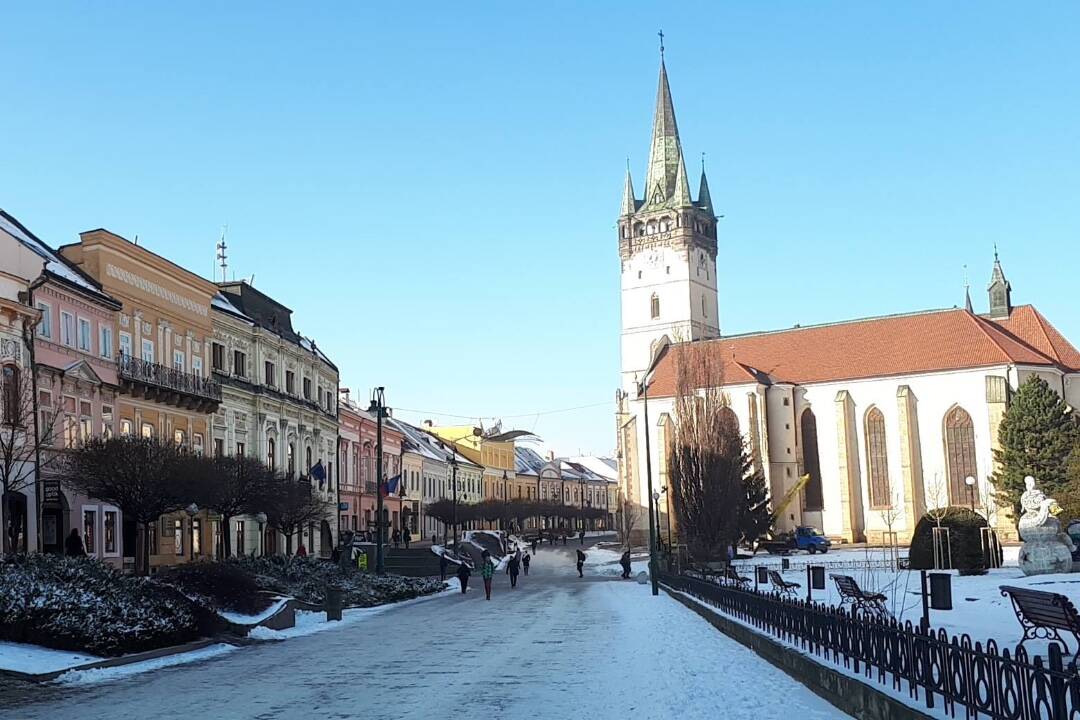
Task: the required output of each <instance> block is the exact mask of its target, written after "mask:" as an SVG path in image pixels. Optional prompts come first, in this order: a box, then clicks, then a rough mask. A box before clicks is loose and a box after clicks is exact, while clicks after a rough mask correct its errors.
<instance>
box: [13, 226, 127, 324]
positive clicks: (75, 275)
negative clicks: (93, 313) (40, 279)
mask: <svg viewBox="0 0 1080 720" xmlns="http://www.w3.org/2000/svg"><path fill="white" fill-rule="evenodd" d="M0 230H3V231H4V232H6V233H7V234H8V235H10V236H11V237H13V238H15V239H16V240H18V241H19V242H20V243H22V244H23V245H25V246H26V247H28V248H30V249H31V250H32V251H34V252H35V253H37V254H38V255H40V256H41V257H42V259H43V260H45V269H46V270H47V271H48V272H49V273H51V274H53V275H55V276H56V277H58V278H60V279H61V280H64V281H66V282H68V283H70V284H72V285H74V286H75V287H78V288H80V289H82V290H85V291H86V292H88V293H90V294H92V295H96V296H98V297H100V298H102V299H104V300H107V301H108V302H111V303H116V304H119V303H118V302H117V301H116V300H115V299H114V298H112V297H110V296H109V295H107V294H106V293H105V292H103V291H102V289H101V286H100V285H98V284H97V283H96V282H94V281H93V280H91V279H90V278H89V277H87V276H86V275H84V274H83V273H82V272H80V271H79V270H77V269H75V267H74V266H73V265H70V264H69V263H68V261H67V260H65V259H64V258H63V257H62V256H61V255H60V254H59V253H57V252H56V251H55V250H53V249H52V248H51V247H49V246H48V245H46V244H45V243H44V242H42V241H41V240H40V239H38V238H37V237H36V236H35V235H34V234H33V233H32V232H30V231H29V230H27V229H26V228H25V227H24V226H23V225H22V223H20V222H19V221H18V220H16V219H15V218H14V217H12V216H11V215H8V214H7V213H6V212H4V211H3V210H0Z"/></svg>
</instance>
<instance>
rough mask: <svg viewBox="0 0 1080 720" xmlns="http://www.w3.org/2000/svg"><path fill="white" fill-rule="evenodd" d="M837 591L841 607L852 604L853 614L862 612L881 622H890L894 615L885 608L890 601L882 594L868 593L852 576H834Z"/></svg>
mask: <svg viewBox="0 0 1080 720" xmlns="http://www.w3.org/2000/svg"><path fill="white" fill-rule="evenodd" d="M832 579H833V581H834V582H835V583H836V589H837V590H838V591H839V592H840V607H843V606H844V605H846V604H848V603H850V604H851V612H852V614H853V615H854V614H856V613H859V612H862V613H864V614H866V615H870V616H871V617H875V618H877V619H879V620H888V619H890V618H891V617H892V613H890V612H889V610H888V608H886V607H885V601H886V600H887V599H888V598H886V597H885V596H884V595H882V594H881V593H868V592H866V591H865V590H863V589H862V588H860V587H859V583H857V582H855V578H853V577H851V576H850V575H833V576H832Z"/></svg>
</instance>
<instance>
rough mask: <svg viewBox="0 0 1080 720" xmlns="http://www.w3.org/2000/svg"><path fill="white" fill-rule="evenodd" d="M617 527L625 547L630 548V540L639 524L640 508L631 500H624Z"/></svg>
mask: <svg viewBox="0 0 1080 720" xmlns="http://www.w3.org/2000/svg"><path fill="white" fill-rule="evenodd" d="M618 516H619V517H618V520H617V525H618V528H619V535H621V536H622V542H623V545H625V546H626V547H630V538H631V537H632V536H633V534H634V530H635V529H636V528H637V524H638V506H637V505H635V504H634V503H632V502H630V501H629V500H623V501H622V504H621V505H620V506H619V510H618Z"/></svg>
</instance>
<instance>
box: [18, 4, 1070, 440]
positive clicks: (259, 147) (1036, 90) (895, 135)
mask: <svg viewBox="0 0 1080 720" xmlns="http://www.w3.org/2000/svg"><path fill="white" fill-rule="evenodd" d="M673 5H675V3H648V4H645V3H630V2H618V3H615V2H610V3H601V2H596V3H579V2H566V3H560V2H544V3H494V2H492V3H451V4H447V3H431V4H425V3H419V2H414V3H405V4H402V3H367V4H366V7H361V5H360V4H359V3H326V2H324V3H267V2H260V3H242V2H230V3H208V2H207V3H134V2H118V3H92V2H81V3H71V4H65V3H57V2H50V3H14V2H12V3H7V4H5V6H4V8H3V18H4V25H5V29H4V32H3V36H4V39H3V41H2V42H0V87H2V88H3V91H4V103H3V106H4V109H3V111H2V112H0V151H2V152H0V207H3V208H4V209H6V210H7V211H8V212H10V213H12V214H13V215H15V216H16V217H18V218H19V219H21V220H22V221H23V222H24V223H25V224H27V225H28V226H29V227H30V228H31V229H32V230H34V231H35V232H36V233H37V234H38V235H40V236H41V237H42V238H43V239H45V240H46V241H47V242H50V243H51V244H53V245H60V244H63V243H67V242H72V241H74V240H75V239H76V238H77V233H78V232H79V231H81V230H87V229H90V228H95V227H99V226H103V227H106V228H109V229H111V230H113V231H115V232H117V233H120V234H122V235H124V236H126V237H129V238H131V237H134V236H135V235H136V234H137V235H138V236H139V239H140V242H141V243H144V244H145V245H146V246H147V247H149V248H150V249H152V250H154V251H156V252H159V253H161V254H163V255H165V256H167V257H169V258H171V259H172V260H174V261H176V262H178V263H180V264H182V265H184V266H186V267H188V268H190V269H192V270H194V271H196V272H200V273H202V274H203V275H206V276H210V275H211V273H212V272H213V269H214V264H213V263H214V244H215V242H216V241H217V240H218V237H219V236H220V234H221V228H222V225H224V224H226V223H227V224H228V227H229V231H228V242H229V246H230V269H231V271H232V272H233V273H235V275H236V277H238V278H239V277H245V278H247V277H250V276H252V275H254V276H255V284H256V286H257V287H258V288H259V289H261V290H263V291H264V292H267V293H269V294H270V295H272V296H274V297H276V298H278V299H279V300H281V301H282V302H283V303H284V304H286V305H288V306H289V307H291V308H292V309H293V310H294V325H295V326H296V327H297V328H298V329H300V330H301V331H302V332H303V333H305V334H307V335H310V336H313V337H314V338H315V339H316V341H317V342H318V343H319V345H320V346H321V347H322V348H323V349H325V350H326V351H327V352H328V353H329V354H330V355H331V357H332V358H334V359H335V360H336V362H337V364H338V365H339V366H340V368H341V372H342V384H343V385H347V386H349V387H351V388H353V389H354V390H355V389H358V388H359V389H361V391H362V392H363V393H364V394H365V395H366V393H367V392H368V389H369V388H370V387H371V386H373V385H385V386H386V387H387V399H388V403H389V404H390V405H392V406H394V407H396V408H399V410H398V413H399V414H401V415H402V416H403V417H406V418H407V419H413V420H418V419H422V418H424V417H433V418H435V419H436V420H437V421H440V422H443V423H448V422H453V421H454V418H452V417H450V416H449V415H447V414H450V413H452V414H458V415H463V416H473V417H475V416H484V417H491V416H502V417H504V418H506V420H505V423H504V426H508V427H509V426H513V427H521V428H524V429H529V430H535V431H536V432H537V433H539V434H540V435H541V436H542V437H543V438H544V439H545V440H546V441H547V442H548V443H549V444H550V445H551V446H552V447H553V448H554V449H555V450H557V451H559V452H563V453H575V452H577V451H578V450H579V449H580V450H582V451H585V452H590V451H591V452H597V453H602V452H610V451H611V449H612V447H613V446H614V444H615V439H614V418H613V415H612V412H613V409H614V402H613V398H614V391H615V388H616V387H617V385H618V329H619V306H618V301H619V262H618V255H617V239H616V235H615V230H614V223H615V220H616V215H617V213H618V208H619V199H620V192H621V189H622V181H623V172H624V167H625V158H626V157H627V156H629V157H630V160H631V166H632V168H633V170H634V173H635V178H636V179H637V181H638V185H637V187H638V189H639V192H640V189H641V183H642V176H643V174H644V166H645V161H646V156H647V152H648V142H649V133H650V127H651V122H652V108H653V104H654V99H655V93H656V76H657V69H658V57H657V37H656V31H657V30H658V29H660V28H663V30H664V33H665V35H666V37H667V42H666V44H667V62H668V70H669V73H670V76H671V85H672V92H673V93H674V98H675V108H676V113H677V116H678V121H679V129H680V131H681V134H682V142H683V148H684V150H685V151H686V153H687V156H688V163H687V165H688V167H689V168H690V169H691V174H692V175H693V176H694V177H695V178H696V175H697V169H698V161H697V158H698V157H699V155H700V153H701V152H705V153H707V162H708V168H709V179H710V186H711V189H712V197H713V200H714V202H715V204H716V205H717V207H718V209H719V211H720V212H721V213H723V214H724V215H725V218H724V219H723V221H722V222H721V224H720V244H719V257H718V266H719V269H718V278H719V288H720V311H721V327H722V329H723V331H724V332H728V333H734V332H745V331H749V330H755V329H772V328H779V327H789V326H791V325H793V324H795V323H802V324H810V323H817V322H827V321H831V320H840V319H846V318H851V317H858V316H864V315H873V314H882V313H893V312H904V311H911V310H918V309H924V308H933V307H950V306H953V305H956V304H960V303H962V302H963V283H964V265H965V264H966V265H967V266H968V270H969V273H970V276H971V283H972V286H973V296H974V299H975V304H976V309H983V310H985V306H986V295H985V292H984V291H985V286H986V282H987V281H988V279H989V276H990V265H991V261H992V254H993V244H994V243H995V242H996V243H997V244H998V245H999V247H1000V250H1001V258H1002V262H1003V264H1004V267H1005V272H1006V275H1007V276H1008V278H1009V280H1010V281H1011V282H1012V285H1013V297H1014V301H1015V302H1017V303H1023V302H1034V303H1036V304H1037V305H1038V306H1039V307H1040V309H1041V310H1042V311H1043V313H1044V314H1045V315H1046V316H1047V317H1048V318H1049V319H1050V320H1051V321H1052V322H1054V323H1055V324H1056V325H1057V326H1058V327H1059V328H1060V329H1061V330H1062V331H1063V332H1064V333H1065V334H1066V336H1068V337H1070V338H1071V339H1072V341H1073V342H1074V344H1076V343H1080V313H1078V312H1077V309H1078V303H1077V290H1076V287H1077V268H1078V265H1080V262H1078V261H1080V217H1078V214H1080V80H1078V78H1080V52H1078V48H1080V4H1078V3H1073V2H1068V3H1065V2H1063V3H1035V4H1033V3H1015V2H980V3H944V2H908V3H888V4H887V3H858V2H850V1H849V2H835V3H830V2H813V3H795V2H774V3H760V2H746V3H737V4H736V3H717V2H702V3H700V4H690V3H679V4H678V8H674V7H673ZM691 185H692V187H694V188H696V187H697V183H696V179H695V180H694V182H692V183H691ZM578 406H590V407H586V408H583V409H579V410H574V411H570V412H564V413H555V414H546V415H537V414H536V413H538V412H542V411H549V410H556V409H562V408H571V407H578ZM403 409H410V410H414V411H416V410H418V411H425V412H421V413H416V412H405V411H404V410H403ZM439 413H443V414H442V415H439ZM512 416H515V417H512ZM463 422H464V421H463ZM485 422H490V421H489V420H486V421H485Z"/></svg>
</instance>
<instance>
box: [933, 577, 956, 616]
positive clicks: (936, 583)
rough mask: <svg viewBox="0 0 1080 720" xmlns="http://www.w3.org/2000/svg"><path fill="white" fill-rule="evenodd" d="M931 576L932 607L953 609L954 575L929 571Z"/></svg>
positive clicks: (935, 608)
mask: <svg viewBox="0 0 1080 720" xmlns="http://www.w3.org/2000/svg"><path fill="white" fill-rule="evenodd" d="M928 575H929V577H930V607H931V608H933V609H934V610H952V609H953V607H952V575H950V574H949V573H928Z"/></svg>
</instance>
